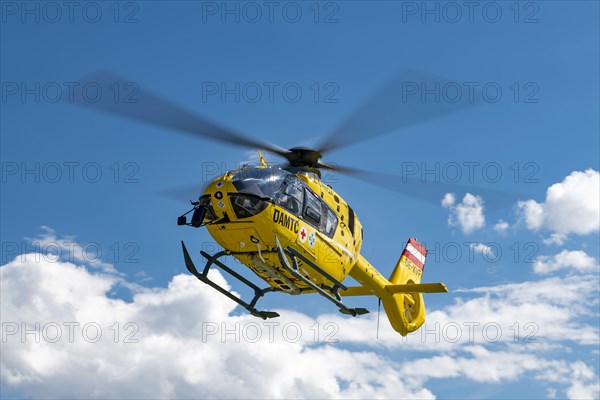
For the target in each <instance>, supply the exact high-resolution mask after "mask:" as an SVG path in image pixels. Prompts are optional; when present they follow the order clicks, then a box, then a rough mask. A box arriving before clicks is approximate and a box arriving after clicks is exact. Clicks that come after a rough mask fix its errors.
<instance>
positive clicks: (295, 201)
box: [277, 177, 304, 215]
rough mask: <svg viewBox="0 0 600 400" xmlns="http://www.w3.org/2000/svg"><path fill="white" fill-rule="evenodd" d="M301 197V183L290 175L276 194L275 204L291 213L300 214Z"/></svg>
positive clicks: (302, 194)
mask: <svg viewBox="0 0 600 400" xmlns="http://www.w3.org/2000/svg"><path fill="white" fill-rule="evenodd" d="M303 197H304V190H303V187H302V184H301V183H300V182H299V181H298V179H297V178H296V177H291V178H288V179H286V181H285V182H284V183H283V187H282V190H281V192H280V193H279V195H278V196H277V204H279V205H281V206H282V207H283V208H285V209H287V210H288V211H289V212H291V213H292V214H295V215H300V212H301V210H302V200H303Z"/></svg>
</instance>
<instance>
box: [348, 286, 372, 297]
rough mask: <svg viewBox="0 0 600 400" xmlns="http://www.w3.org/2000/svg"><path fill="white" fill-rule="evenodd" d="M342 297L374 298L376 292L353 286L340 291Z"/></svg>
mask: <svg viewBox="0 0 600 400" xmlns="http://www.w3.org/2000/svg"><path fill="white" fill-rule="evenodd" d="M340 295H341V296H372V295H375V291H374V290H372V289H369V288H366V287H364V286H351V287H349V288H348V289H346V290H341V291H340Z"/></svg>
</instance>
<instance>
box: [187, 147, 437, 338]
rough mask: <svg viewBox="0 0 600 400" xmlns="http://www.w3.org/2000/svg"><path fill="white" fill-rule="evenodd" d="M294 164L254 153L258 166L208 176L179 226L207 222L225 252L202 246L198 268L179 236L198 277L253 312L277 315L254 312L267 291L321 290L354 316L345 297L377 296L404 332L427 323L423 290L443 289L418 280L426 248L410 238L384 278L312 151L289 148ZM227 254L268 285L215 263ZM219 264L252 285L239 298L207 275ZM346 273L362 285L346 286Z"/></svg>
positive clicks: (268, 315)
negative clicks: (250, 293)
mask: <svg viewBox="0 0 600 400" xmlns="http://www.w3.org/2000/svg"><path fill="white" fill-rule="evenodd" d="M290 153H291V154H293V155H294V156H296V157H294V158H295V159H294V164H295V165H293V166H290V167H288V168H284V169H281V168H278V167H274V166H269V165H267V163H266V162H265V160H264V158H263V156H262V154H261V153H260V151H259V158H260V165H259V166H258V167H247V168H240V169H238V170H235V171H228V172H226V173H225V174H224V175H223V176H220V177H218V178H216V179H215V180H213V181H212V182H211V183H210V184H208V186H207V187H206V189H205V190H204V193H203V194H202V196H201V197H200V199H199V201H197V202H195V203H194V208H193V209H192V210H190V211H189V212H188V213H190V212H193V214H192V219H191V222H190V223H189V224H188V223H187V222H186V215H182V216H181V217H179V218H178V224H179V225H190V226H193V227H200V226H205V227H206V229H207V230H208V232H209V233H210V235H211V236H212V237H213V238H214V239H215V241H216V242H217V243H218V244H219V245H220V246H221V247H223V248H224V250H223V251H221V252H219V253H217V254H214V255H210V254H207V253H206V252H204V251H201V254H202V256H204V257H205V258H206V260H207V261H206V265H205V267H204V269H203V271H202V272H199V271H198V270H197V269H196V267H195V265H194V263H193V261H192V258H191V257H190V255H189V253H188V250H187V248H186V247H185V244H184V243H183V241H182V242H181V244H182V247H183V254H184V259H185V264H186V266H187V268H188V270H189V271H190V272H191V273H192V274H193V275H194V276H196V277H197V278H198V279H199V280H201V281H202V282H204V283H206V284H208V285H210V286H212V287H213V288H215V289H216V290H218V291H219V292H221V293H223V294H224V295H225V296H227V297H229V298H230V299H232V300H233V301H235V302H237V303H238V304H240V305H242V306H243V307H244V308H246V309H247V310H248V311H250V313H251V314H252V315H254V316H257V317H260V318H263V319H266V318H274V317H278V316H279V314H278V313H276V312H272V311H259V310H258V309H257V308H256V303H257V301H258V299H259V298H260V297H262V296H263V295H265V294H266V293H268V292H274V291H280V292H285V293H289V294H292V295H299V294H304V293H315V292H316V293H319V294H320V295H322V296H324V297H325V298H326V299H328V300H329V301H331V302H332V303H334V304H335V305H336V306H337V307H339V310H340V312H342V313H344V314H349V315H352V316H356V315H360V314H365V313H367V312H368V311H367V310H366V309H364V308H349V307H347V306H346V305H345V304H344V303H343V302H342V297H343V296H361V295H362V296H365V295H375V296H377V297H379V298H380V299H381V301H382V303H383V306H384V309H385V312H386V314H387V315H388V318H389V320H390V322H391V324H392V327H393V328H394V329H395V330H396V331H398V332H399V333H400V334H401V335H403V336H405V335H407V334H408V333H410V332H413V331H415V330H417V329H418V328H419V327H420V326H421V325H422V324H423V323H424V322H425V304H424V302H423V295H422V293H433V292H447V289H446V287H445V286H444V284H442V283H428V284H422V283H420V282H421V276H422V274H423V268H424V264H425V257H426V256H427V250H426V249H425V248H424V247H423V246H422V245H420V244H419V243H418V242H417V241H416V240H415V239H412V238H411V239H409V240H408V243H407V244H406V247H405V249H404V251H403V253H402V255H401V256H400V260H398V263H397V264H396V267H395V268H394V270H393V272H392V274H391V276H390V278H389V279H386V278H385V277H384V276H383V275H382V274H381V273H380V272H379V271H378V270H377V269H376V268H374V267H373V266H372V265H371V264H369V262H368V261H367V260H366V259H365V258H364V257H363V256H362V255H361V254H360V248H361V245H362V241H363V228H362V225H361V223H360V221H359V220H358V217H357V216H356V214H355V213H354V211H353V209H352V208H351V207H350V205H348V203H347V202H346V201H344V199H342V198H341V197H340V196H339V195H338V194H337V193H335V191H334V190H333V189H332V188H331V187H329V186H328V185H326V184H325V183H323V182H322V181H321V179H320V173H319V169H318V167H319V165H318V162H317V163H316V164H313V163H311V162H310V161H308V162H307V160H310V159H313V160H315V159H316V160H318V159H320V155H319V154H315V153H316V152H315V151H314V150H310V149H306V148H298V147H296V148H293V149H290ZM225 255H233V256H234V257H235V258H237V259H238V260H239V261H240V262H241V263H242V264H244V265H246V266H247V267H248V268H250V269H251V270H252V271H253V272H254V273H255V274H256V275H258V276H259V277H260V278H261V279H263V280H264V281H265V282H267V283H268V285H269V286H268V287H266V288H264V289H261V288H260V287H258V286H256V285H255V284H254V283H252V282H251V281H249V280H248V279H246V278H245V277H243V276H241V275H240V274H238V273H237V272H236V271H234V270H233V269H231V268H230V267H228V266H226V265H225V264H224V263H222V262H220V261H219V258H221V257H223V256H225ZM213 265H217V266H219V267H220V268H221V269H222V270H224V271H225V272H227V273H229V274H230V275H231V276H233V277H234V278H236V279H238V280H239V281H240V282H242V283H244V284H246V285H247V286H249V287H250V288H251V289H253V290H254V298H253V299H252V300H251V301H250V302H245V301H244V300H241V299H240V298H238V297H236V296H234V295H233V294H231V293H230V292H229V291H227V290H225V289H223V288H222V287H220V286H219V285H217V284H216V283H214V282H212V281H211V280H210V279H209V278H208V271H209V270H210V268H211V266H213ZM347 276H351V277H352V278H354V279H355V280H356V281H358V282H359V283H360V284H361V286H355V287H346V286H345V285H344V284H343V283H342V281H343V280H344V279H345V278H346V277H347Z"/></svg>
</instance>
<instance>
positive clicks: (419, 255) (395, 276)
mask: <svg viewBox="0 0 600 400" xmlns="http://www.w3.org/2000/svg"><path fill="white" fill-rule="evenodd" d="M426 257H427V250H426V249H425V247H424V246H423V245H422V244H421V243H419V242H417V239H414V238H410V239H408V243H406V247H405V248H404V251H403V252H402V254H401V255H400V259H399V260H398V263H397V264H396V268H394V271H393V272H392V275H391V276H390V279H389V281H390V283H391V284H392V285H402V284H405V283H407V282H411V283H419V282H421V276H422V275H423V268H424V267H425V258H426Z"/></svg>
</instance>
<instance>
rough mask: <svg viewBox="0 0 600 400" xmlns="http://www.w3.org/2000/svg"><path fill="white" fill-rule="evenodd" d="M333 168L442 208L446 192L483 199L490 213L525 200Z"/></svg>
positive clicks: (453, 185) (506, 194) (479, 189)
mask: <svg viewBox="0 0 600 400" xmlns="http://www.w3.org/2000/svg"><path fill="white" fill-rule="evenodd" d="M330 169H333V170H334V171H337V172H340V173H343V174H346V175H349V176H351V177H353V178H356V179H358V180H361V181H363V182H366V183H370V184H372V185H375V186H379V187H382V188H384V189H388V190H391V191H393V192H396V193H399V194H401V195H403V196H406V197H410V198H414V199H418V200H421V201H423V202H426V203H430V204H433V205H438V206H439V205H441V201H442V199H443V198H444V196H445V195H446V193H454V194H456V195H457V196H458V197H459V199H458V200H460V199H462V196H464V195H465V194H466V193H470V194H472V195H477V196H481V197H482V198H483V200H484V203H485V208H486V209H487V210H498V209H503V208H508V207H512V206H513V205H514V204H516V202H517V201H518V200H519V199H522V198H524V196H523V195H521V194H519V193H513V192H507V191H504V190H497V189H489V188H485V187H481V186H477V185H468V184H462V183H450V182H435V181H428V180H426V179H418V178H414V177H411V176H402V175H400V176H399V175H392V174H385V173H378V172H370V171H364V170H359V169H355V168H349V167H343V166H337V165H336V166H334V167H333V168H330Z"/></svg>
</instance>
